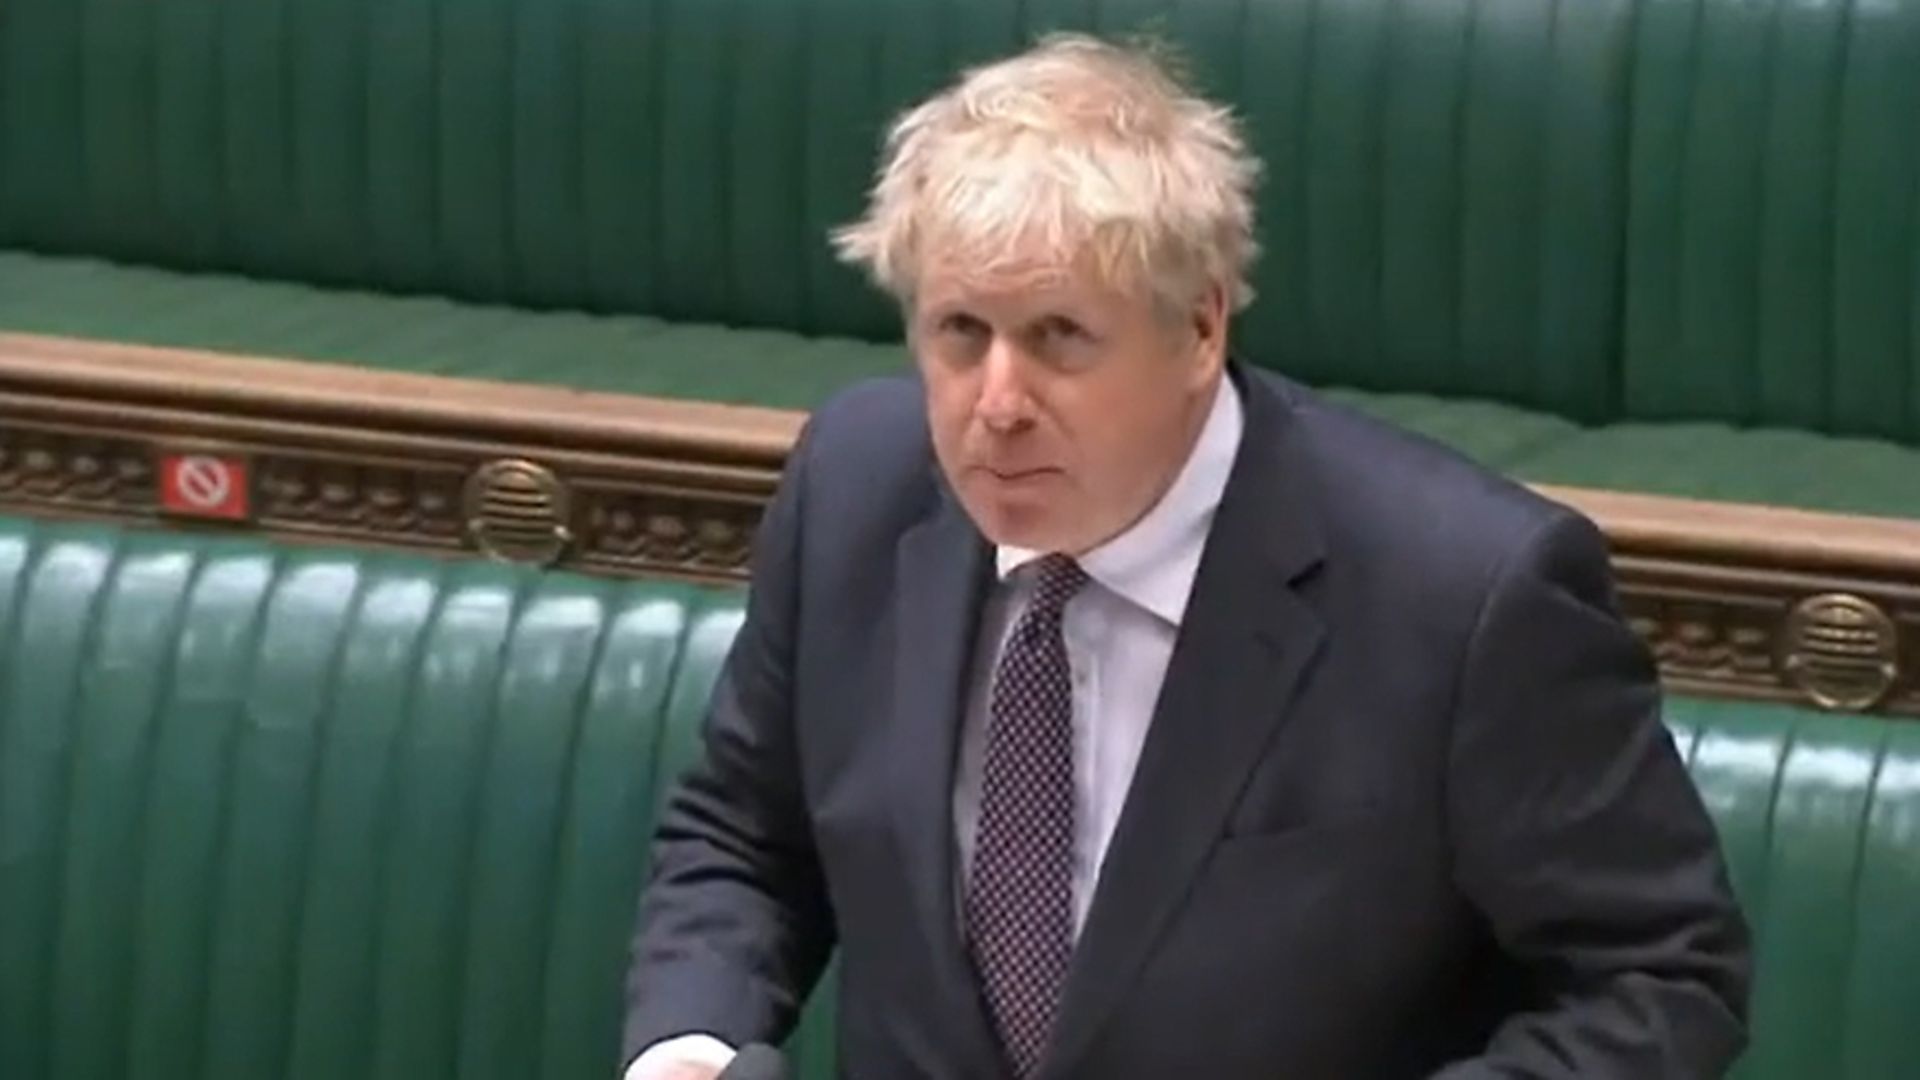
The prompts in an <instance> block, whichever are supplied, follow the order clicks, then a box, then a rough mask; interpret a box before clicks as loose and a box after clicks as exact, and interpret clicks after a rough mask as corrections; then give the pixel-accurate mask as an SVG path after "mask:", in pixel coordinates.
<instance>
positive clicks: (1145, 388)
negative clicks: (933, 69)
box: [627, 37, 1749, 1080]
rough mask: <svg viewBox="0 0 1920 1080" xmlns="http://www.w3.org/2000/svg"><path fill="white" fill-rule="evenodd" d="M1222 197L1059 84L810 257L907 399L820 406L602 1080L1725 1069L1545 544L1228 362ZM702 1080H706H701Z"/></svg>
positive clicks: (1241, 225)
mask: <svg viewBox="0 0 1920 1080" xmlns="http://www.w3.org/2000/svg"><path fill="white" fill-rule="evenodd" d="M1257 172H1258V170H1257V166H1256V163H1255V162H1254V160H1253V159H1252V158H1251V157H1250V155H1249V154H1248V152H1247V150H1246V148H1245V147H1244V146H1243V144H1242V141H1241V138H1240V136H1239V134H1238V132H1237V131H1236V128H1235V124H1234V122H1233V119H1232V117H1231V116H1230V114H1229V113H1228V112H1227V111H1226V110H1224V109H1222V108H1220V107H1218V106H1217V105H1214V104H1212V103H1209V102H1207V101H1204V100H1202V99H1199V98H1197V97H1195V96H1193V95H1192V94H1191V93H1189V92H1188V91H1186V90H1185V89H1184V88H1183V87H1182V86H1181V85H1180V84H1179V83H1178V82H1177V81H1176V80H1175V79H1173V78H1171V77H1170V76H1169V75H1168V74H1167V72H1166V71H1165V70H1164V69H1163V68H1162V67H1161V66H1159V65H1158V64H1156V63H1155V62H1154V60H1153V59H1151V58H1150V57H1149V56H1146V55H1143V54H1141V53H1138V52H1134V51H1130V50H1127V49H1122V48H1118V47H1114V46H1111V45H1107V44H1103V43H1100V42H1098V41H1094V40H1089V39H1085V38H1071V37H1070V38H1056V39H1050V40H1048V41H1046V42H1043V43H1042V44H1041V45H1040V46H1038V47H1037V48H1035V49H1033V50H1031V51H1029V52H1027V53H1025V54H1023V55H1020V56H1017V57H1013V58H1010V59H1008V60H1005V61H1003V62H1000V63H998V64H994V65H991V66H987V67H984V68H980V69H977V70H974V71H970V72H968V73H966V74H965V76H964V77H963V78H962V79H961V80H960V81H959V82H958V83H957V84H956V85H954V86H953V87H951V88H950V89H948V90H946V91H945V92H943V93H941V94H939V95H938V96H936V97H934V98H933V99H931V100H929V101H927V102H926V103H924V104H922V105H920V106H919V107H918V108H916V109H914V110H912V111H911V112H909V113H907V114H906V115H905V116H904V117H902V118H901V119H900V120H899V122H898V124H897V125H896V126H895V128H894V130H893V131H892V134H891V136H890V138H889V141H888V145H887V147H886V151H885V158H884V163H883V166H882V169H881V171H880V175H879V178H878V181H877V183H876V184H875V186H874V189H873V191H872V196H871V200H870V204H869V207H868V211H867V213H866V215H865V216H864V217H863V218H862V219H861V220H860V221H858V222H856V223H854V224H852V225H850V226H848V227H847V228H845V229H844V230H842V231H841V232H839V233H838V234H837V235H836V237H835V241H836V243H837V245H838V248H839V250H840V252H841V253H842V254H843V255H844V256H845V257H846V258H848V259H849V260H851V261H853V262H855V263H858V264H860V265H862V266H864V267H865V268H867V269H868V270H869V271H870V272H871V274H872V276H873V277H874V279H875V280H876V281H877V283H878V284H879V286H880V287H882V288H884V289H885V290H887V291H888V292H889V293H890V294H892V295H893V296H895V297H897V298H898V300H899V302H900V305H901V309H902V311H903V313H904V318H905V322H906V326H907V333H908V337H909V340H910V341H911V344H912V348H913V353H914V356H915V360H916V365H915V366H916V368H917V378H912V379H909V378H901V379H898V380H893V381H883V382H879V383H875V384H870V385H864V386H861V387H858V388H856V389H853V390H851V391H850V392H848V393H846V394H845V395H843V396H841V397H840V398H839V399H838V400H836V401H835V402H833V403H832V404H830V405H829V406H827V407H826V408H824V409H822V410H820V412H819V413H818V414H817V415H816V416H815V417H814V418H813V419H812V421H811V423H810V424H809V427H808V430H807V433H806V435H805V436H804V438H803V439H802V441H801V444H800V446H799V447H798V448H797V450H796V451H795V454H794V456H793V459H792V462H791V464H790V466H789V469H788V472H787V475H786V479H785V482H784V484H783V486H782V488H781V491H780V494H779V496H778V498H777V499H776V500H775V502H774V504H773V506H772V508H771V510H770V511H769V514H768V516H767V519H766V523H765V527H764V531H763V533H762V535H761V539H760V545H759V548H758V551H757V554H756V561H755V564H754V569H753V574H754V576H753V589H752V598H751V602H750V606H749V611H748V615H747V619H746V623H745V626H744V628H743V629H742V631H741V633H740V636H739V639H738V641H737V643H736V645H735V648H734V651H733V653H732V655H731V657H730V659H729V661H728V664H727V667H726V670H725V673H724V675H723V678H722V681H721V684H720V687H719V689H718V691H717V693H716V695H715V698H714V701H713V706H712V711H711V715H710V718H709V724H708V728H707V733H706V741H705V744H704V754H703V757H702V759H701V760H700V762H699V764H698V765H697V767H696V768H695V769H694V770H693V771H692V772H691V773H690V775H689V776H688V777H686V778H685V780H684V782H683V783H682V784H681V785H680V786H679V787H678V788H677V790H676V793H675V795H674V797H673V799H672V801H671V805H670V807H669V809H668V811H667V813H666V815H665V818H664V821H663V824H662V826H661V828H660V832H659V844H658V848H657V852H658V859H657V868H656V872H655V875H654V878H653V880H652V882H651V884H650V886H649V888H648V890H647V894H646V897H645V899H644V902H643V905H642V910H641V914H640V925H639V929H638V932H637V935H636V938H635V943H634V956H633V967H632V972H631V977H630V980H629V1014H628V1023H627V1034H628V1054H629V1059H630V1061H631V1065H630V1067H629V1071H628V1074H627V1075H628V1076H629V1077H631V1078H632V1080H665V1078H670V1077H712V1076H715V1075H717V1074H718V1071H719V1069H720V1068H721V1067H722V1066H724V1065H725V1064H726V1063H727V1062H728V1060H729V1059H730V1057H731V1055H732V1053H733V1052H734V1050H735V1049H737V1048H738V1047H740V1046H742V1045H744V1044H747V1043H765V1042H777V1041H778V1040H779V1039H781V1038H782V1037H783V1036H784V1034H785V1033H786V1032H787V1030H788V1029H789V1028H790V1026H791V1025H792V1023H793V1021H794V1017H795V1012H796V1009H797V1007H798V1006H799V1005H800V1004H801V1002H802V1001H803V1000H804V999H805V997H806V995H807V993H808V992H809V989H810V988H811V987H812V986H813V984H814V982H815V980H816V979H817V977H818V976H819V974H820V972H821V970H822V966H823V964H825V963H826V961H827V960H828V958H829V955H830V954H832V953H833V952H834V951H835V949H836V947H837V951H838V956H839V959H840V999H839V1026H838V1051H839V1056H840V1063H841V1069H842V1072H843V1074H844V1075H846V1076H849V1077H855V1078H859V1080H908V1078H918V1077H927V1078H956V1080H957V1078H968V1080H975V1078H978V1080H989V1078H1005V1077H1015V1078H1019V1080H1027V1078H1033V1077H1045V1078H1049V1080H1068V1078H1087V1080H1132V1078H1141V1080H1145V1078H1160V1077H1172V1076H1179V1077H1189V1076H1191V1077H1204V1078H1208V1080H1272V1078H1275V1077H1302V1078H1315V1080H1324V1078H1339V1080H1355V1078H1370V1077H1381V1078H1415V1077H1429V1076H1442V1077H1447V1078H1450V1080H1467V1078H1481V1077H1485V1078H1493V1077H1576V1076H1577V1077H1581V1078H1595V1077H1600V1078H1609V1077H1617V1078H1620V1080H1647V1078H1653V1077H1710V1076H1717V1075H1720V1074H1721V1073H1722V1072H1723V1071H1724V1070H1725V1068H1726V1067H1727V1066H1728V1065H1729V1063H1730V1062H1731V1061H1732V1060H1733V1059H1734V1057H1735V1056H1736V1054H1737V1053H1738V1052H1739V1050H1740V1048H1741V1046H1742V1044H1743V1039H1744V1034H1743V1018H1744V1012H1745V995H1746V992H1747V984H1748V977H1749V961H1748V942H1747V931H1746V927H1745V924H1744V923H1743V921H1742V919H1741V916H1740V912H1739V910H1738V908H1737V907H1736V905H1735V902H1734V900H1733V898H1732V896H1731V893H1730V891H1729V889H1728V886H1727V879H1726V873H1725V870H1724V867H1723V865H1722V861H1721V858H1720V855H1719V852H1718V848H1717V845H1716V840H1715V836H1714V832H1713V829H1712V827H1711V824H1710V822H1709V819H1708V817H1707V816H1706V814H1705V812H1704V810H1703V808H1702V806H1701V804H1700V801H1699V799H1698V797H1697V796H1696V794H1695V792H1694V790H1693V788H1692V786H1691V784H1690V783H1689V781H1688V778H1687V775H1686V772H1685V770H1684V768H1683V767H1682V765H1681V762H1680V761H1679V759H1678V757H1677V756H1676V754H1675V751H1674V748H1673V746H1672V744H1671V742H1670V741H1669V739H1668V738H1667V737H1666V735H1665V734H1664V731H1663V728H1662V726H1661V723H1660V718H1659V696H1658V691H1657V686H1656V683H1655V677H1654V672H1653V670H1652V668H1651V665H1650V663H1649V660H1648V657H1647V656H1646V654H1645V652H1644V651H1643V649H1642V648H1641V646H1640V645H1639V643H1638V642H1637V640H1636V639H1635V637H1634V635H1633V634H1632V633H1631V632H1630V631H1629V630H1628V628H1627V627H1626V626H1624V625H1623V624H1622V621H1621V619H1620V617H1619V615H1618V613H1617V611H1616V609H1615V606H1614V600H1613V596H1612V592H1611V583H1610V578H1609V570H1608V563H1607V557H1606V550H1605V544H1604V542H1603V540H1602V538H1601V537H1600V536H1599V535H1597V533H1596V531H1595V529H1594V528H1593V527H1592V525H1591V524H1589V523H1588V522H1587V521H1585V520H1584V519H1582V518H1580V517H1579V516H1577V515H1575V514H1574V513H1572V512H1570V511H1568V510H1566V509H1564V508H1562V507H1559V506H1557V505H1554V504H1551V503H1548V502H1546V501H1543V500H1541V499H1539V498H1537V497H1535V496H1533V495H1531V494H1529V493H1528V492H1527V491H1525V490H1523V489H1522V488H1520V487H1518V486H1516V485H1513V484H1511V483H1508V482H1506V481H1504V480H1502V479H1500V478H1498V477H1495V476H1493V475H1490V474H1488V473H1486V472H1483V471H1481V470H1480V469H1478V468H1476V467H1475V466H1473V465H1471V464H1469V463H1467V462H1465V461H1463V460H1462V459H1460V458H1458V457H1456V456H1454V455H1452V454H1450V453H1448V452H1446V451H1444V450H1442V449H1440V448H1438V447H1435V446H1433V445H1430V444H1427V443H1425V442H1422V441H1420V440H1417V439H1415V438H1413V437H1411V436H1408V435H1404V434H1401V433H1398V432H1395V431H1392V430H1389V429H1387V428H1384V427H1382V426H1379V425H1377V424H1375V423H1372V422H1369V421H1367V420H1364V419H1362V418H1360V417H1358V416H1355V415H1352V414H1349V413H1347V412H1344V411H1342V410H1340V409H1338V408H1336V407H1334V406H1332V405H1330V404H1328V403H1326V402H1323V401H1321V400H1319V399H1318V398H1316V397H1315V396H1314V395H1313V394H1311V393H1310V392H1308V391H1306V390H1304V389H1302V388H1300V387H1298V386H1295V385H1293V384H1291V383H1289V382H1287V381H1285V380H1283V379H1281V378H1279V377H1277V376H1274V375H1271V374H1268V373H1265V372H1263V371H1260V370H1258V369H1256V368H1253V367H1249V366H1244V365H1242V364H1239V363H1236V362H1235V361H1234V360H1232V359H1231V353H1230V351H1229V339H1230V329H1231V321H1232V317H1233V315H1234V313H1235V312H1236V311H1238V310H1239V309H1240V308H1241V307H1242V306H1244V305H1245V304H1247V303H1248V302H1249V301H1250V300H1251V299H1252V296H1251V291H1250V290H1249V288H1248V285H1247V277H1248V270H1249V266H1250V265H1251V263H1252V261H1253V260H1254V258H1255V255H1256V250H1255V242H1254V222H1253V213H1252V199H1251V190H1252V188H1253V185H1254V183H1255V180H1256V175H1257ZM743 1071H744V1070H743Z"/></svg>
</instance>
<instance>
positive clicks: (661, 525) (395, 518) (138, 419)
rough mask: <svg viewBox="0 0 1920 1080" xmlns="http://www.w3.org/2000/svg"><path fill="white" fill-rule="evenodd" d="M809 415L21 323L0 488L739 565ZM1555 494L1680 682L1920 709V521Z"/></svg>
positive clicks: (81, 511)
mask: <svg viewBox="0 0 1920 1080" xmlns="http://www.w3.org/2000/svg"><path fill="white" fill-rule="evenodd" d="M801 420H802V418H801V417H800V416H799V415H797V414H794V413H790V412H781V411H777V410H771V409H760V408H751V407H737V406H727V405H717V404H710V403H700V402H683V401H667V400H661V399H651V398H640V397H630V396H622V395H612V394H590V393H581V392H578V391H571V390H564V389H556V388H548V387H531V386H522V385H515V384H503V383H490V382H483V381H479V380H466V379H447V378H438V377H433V376H419V375H405V374H396V373H390V372H376V371H365V370H361V369H357V368H349V367H342V366H337V365H326V364H308V363H296V362H289V361H283V360H269V359H256V358H251V357H234V356H219V355H214V354H208V353H194V352H182V351H178V350H163V349H149V348H141V347H135V346H126V345H109V344H100V343H92V342H80V341H72V340H66V339H53V338H37V337H26V336H18V335H0V509H5V510H9V511H17V512H22V513H29V514H37V515H42V516H58V517H91V518H104V519H113V520H122V521H133V522H155V521H158V520H160V512H159V509H158V505H157V500H156V497H155V466H154V462H155V460H156V458H155V454H156V453H157V452H158V451H159V450H161V449H178V448H181V447H192V448H194V449H195V451H196V452H206V453H210V454H218V455H223V456H229V457H236V458H243V459H245V460H246V461H247V462H248V463H249V465H250V468H251V474H252V476H253V485H254V489H253V492H252V494H253V497H254V498H253V520H252V522H251V523H250V524H249V526H248V527H251V528H254V529H257V530H260V531H262V532H265V533H267V534H269V535H274V536H279V537H283V538H288V539H295V540H302V541H318V542H336V543H350V544H358V545H369V544H371V545H386V546H393V547H402V548H411V549H416V550H428V551H438V552H444V553H460V552H466V553H470V554H483V553H491V554H492V555H493V556H494V557H499V558H520V559H525V560H528V561H531V562H536V563H541V564H550V565H554V566H559V567H565V568H568V569H572V570H577V571H581V572H585V573H592V574H602V575H615V576H647V577H660V576H668V577H678V578H692V579H697V580H704V581H724V582H740V581H744V580H745V578H746V574H747V566H748V552H749V549H750V547H751V542H752V536H753V532H754V528H755V526H756V524H757V522H758V521H759V517H760V513H761V509H762V507H763V506H764V505H765V502H766V500H767V498H768V497H769V496H770V495H771V494H772V492H773V490H774V486H775V484H776V483H777V481H778V477H779V473H780V469H781V466H782V464H783V462H784V460H785V457H786V453H787V451H788V449H789V447H790V446H791V445H792V442H793V439H794V437H795V436H796V434H797V433H798V431H799V428H800V424H801ZM1539 490H1540V491H1541V492H1542V493H1543V494H1545V495H1547V496H1548V497H1549V498H1554V499H1558V500H1560V501H1562V502H1565V503H1567V504H1569V505H1571V506H1573V507H1575V508H1576V509H1578V510H1580V511H1582V512H1583V513H1585V514H1587V515H1588V516H1589V517H1591V518H1593V519H1594V520H1595V521H1596V522H1598V523H1599V525H1600V526H1601V528H1602V529H1603V530H1604V531H1605V532H1606V534H1607V537H1608V540H1609V542H1610V543H1611V544H1612V546H1613V551H1614V567H1615V573H1616V578H1617V580H1618V583H1619V592H1620V598H1621V604H1622V607H1623V609H1624V610H1625V612H1626V614H1627V617H1628V618H1629V620H1630V621H1631V622H1632V624H1633V625H1634V627H1635V628H1636V629H1637V630H1638V631H1639V633H1640V634H1641V635H1642V637H1643V638H1644V639H1645V640H1646V641H1647V643H1648V646H1649V648H1650V649H1651V650H1652V652H1653V654H1654V656H1655V657H1656V658H1657V660H1658V663H1659V665H1660V670H1661V673H1662V676H1663V679H1664V681H1665V682H1666V684H1667V685H1668V686H1669V687H1670V688H1671V689H1673V690H1676V691H1679V692H1684V693H1692V694H1709V695H1716V696H1723V697H1726V696H1730V697H1740V698H1749V699H1759V700H1771V701H1780V702H1790V703H1798V704H1803V705H1813V706H1819V707H1826V708H1842V709H1850V710H1867V709H1872V710H1876V711H1880V712H1886V713H1893V714H1901V715H1908V716H1920V655H1916V652H1917V651H1920V522H1911V521H1900V520H1890V519H1875V518H1862V517H1849V516H1843V515H1835V514H1813V513H1805V512H1801V511H1793V510H1784V509H1776V508H1770V507H1757V506H1741V505H1734V504H1725V503H1708V502H1697V501H1692V500H1685V499H1672V498H1663V497H1657V496H1648V495H1635V494H1631V493H1623V492H1606V491H1591V490H1583V489H1571V488H1555V487H1542V488H1540V489H1539ZM175 524H176V525H177V524H178V523H175ZM226 527H232V526H226Z"/></svg>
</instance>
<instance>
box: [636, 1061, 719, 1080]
mask: <svg viewBox="0 0 1920 1080" xmlns="http://www.w3.org/2000/svg"><path fill="white" fill-rule="evenodd" d="M719 1076H720V1070H719V1069H716V1068H714V1067H713V1066H711V1065H694V1064H689V1063H688V1062H684V1061H676V1062H674V1063H673V1064H671V1065H665V1066H662V1067H661V1068H659V1069H655V1070H654V1071H652V1072H650V1073H648V1074H646V1080H718V1078H719Z"/></svg>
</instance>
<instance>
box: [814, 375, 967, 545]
mask: <svg viewBox="0 0 1920 1080" xmlns="http://www.w3.org/2000/svg"><path fill="white" fill-rule="evenodd" d="M801 438H802V441H803V444H804V454H805V470H806V479H805V484H806V502H807V507H808V510H807V512H808V515H809V516H810V517H814V516H818V517H822V518H825V519H828V520H835V521H839V522H841V523H843V524H848V525H851V524H853V523H855V522H857V521H860V520H865V519H873V518H887V517H893V516H896V515H897V514H898V513H902V512H906V511H908V510H910V509H911V508H912V507H913V506H917V505H919V504H921V503H922V502H923V501H924V499H925V497H926V496H927V495H928V494H929V493H930V492H931V491H932V476H933V469H934V459H933V448H932V440H931V438H930V436H929V435H928V432H927V419H926V410H925V405H924V401H923V397H922V393H921V389H920V383H919V381H918V380H917V379H914V378H912V377H910V376H896V377H888V378H878V379H867V380H863V381H861V382H858V383H855V384H853V385H851V386H849V387H847V388H846V389H845V390H842V391H840V392H838V393H836V394H834V395H833V396H832V397H831V398H829V399H828V400H827V401H826V402H825V403H823V404H822V405H821V406H820V407H819V408H817V409H815V410H814V412H813V414H812V415H811V416H809V417H808V418H807V423H806V429H805V431H804V433H803V434H802V436H801Z"/></svg>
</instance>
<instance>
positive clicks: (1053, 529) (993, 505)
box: [965, 497, 1074, 552]
mask: <svg viewBox="0 0 1920 1080" xmlns="http://www.w3.org/2000/svg"><path fill="white" fill-rule="evenodd" d="M965 505H966V509H967V515H968V516H969V517H971V518H972V519H973V524H974V526H975V527H976V528H978V529H979V530H980V533H981V535H983V536H985V537H986V538H987V540H988V541H989V542H990V543H994V544H999V545H1001V546H1003V547H1017V548H1024V549H1026V550H1028V551H1045V552H1054V551H1070V550H1072V546H1073V542H1074V537H1073V535H1072V532H1073V530H1072V528H1071V525H1072V515H1071V514H1069V513H1067V512H1065V511H1064V510H1063V509H1062V508H1060V507H1059V506H1058V505H1057V504H1056V505H1052V506H1047V505H1040V504H1038V503H1035V502H1029V501H1026V500H1020V499H985V498H979V497H975V498H972V499H968V500H965Z"/></svg>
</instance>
